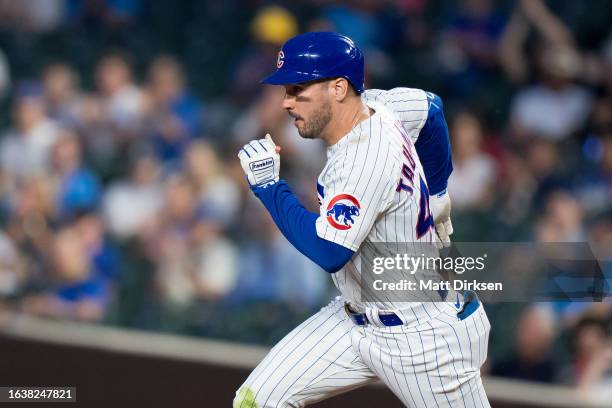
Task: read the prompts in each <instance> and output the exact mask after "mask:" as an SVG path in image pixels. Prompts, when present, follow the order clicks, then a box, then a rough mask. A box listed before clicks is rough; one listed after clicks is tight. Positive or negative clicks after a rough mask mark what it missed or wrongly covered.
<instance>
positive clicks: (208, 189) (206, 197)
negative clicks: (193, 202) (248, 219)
mask: <svg viewBox="0 0 612 408" xmlns="http://www.w3.org/2000/svg"><path fill="white" fill-rule="evenodd" d="M224 171H225V168H224V166H223V164H222V162H221V160H220V158H219V157H218V155H217V153H216V152H215V150H214V149H213V147H212V146H210V145H209V144H207V143H206V142H203V141H197V142H194V143H192V144H191V146H189V150H188V151H187V154H186V156H185V173H186V176H187V177H188V178H189V180H190V182H191V183H192V184H193V186H194V187H195V189H196V194H197V195H198V201H199V206H200V208H201V209H202V210H203V211H205V212H206V214H207V216H208V217H209V218H212V219H215V220H216V221H217V222H218V223H219V225H220V226H223V227H227V226H229V225H230V224H232V223H234V222H235V221H236V218H237V213H238V211H239V208H240V199H241V197H240V189H239V187H238V186H236V184H235V182H234V181H233V180H232V179H230V178H229V177H227V176H226V175H225V174H224Z"/></svg>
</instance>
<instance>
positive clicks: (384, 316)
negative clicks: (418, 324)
mask: <svg viewBox="0 0 612 408" xmlns="http://www.w3.org/2000/svg"><path fill="white" fill-rule="evenodd" d="M344 309H345V310H346V314H348V316H349V317H350V318H351V320H352V321H353V323H355V324H356V325H357V326H366V325H367V324H369V323H370V321H369V320H368V318H367V316H366V315H365V313H357V312H355V311H353V310H351V308H350V306H349V305H348V304H345V305H344ZM378 318H379V319H380V322H381V323H382V324H383V325H385V326H387V327H390V326H401V325H402V324H404V322H403V321H402V319H400V317H399V316H398V315H396V314H395V313H379V314H378Z"/></svg>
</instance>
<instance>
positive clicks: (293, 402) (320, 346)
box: [234, 300, 375, 408]
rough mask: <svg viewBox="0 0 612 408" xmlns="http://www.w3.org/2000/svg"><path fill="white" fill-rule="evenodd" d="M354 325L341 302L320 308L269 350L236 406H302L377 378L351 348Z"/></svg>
mask: <svg viewBox="0 0 612 408" xmlns="http://www.w3.org/2000/svg"><path fill="white" fill-rule="evenodd" d="M352 327H353V326H352V323H351V322H350V321H349V320H348V318H347V316H346V313H345V312H344V308H343V303H342V302H341V301H340V300H336V301H333V302H332V303H330V305H329V306H326V307H325V308H323V309H321V311H319V312H318V313H317V314H315V315H314V316H312V317H311V318H310V319H308V320H306V321H305V322H304V323H302V324H301V325H299V326H298V327H296V328H295V329H294V330H293V331H291V333H289V334H288V335H287V336H285V337H284V338H283V339H282V340H281V341H280V342H279V343H278V344H277V345H276V346H274V348H272V350H270V353H269V354H268V355H267V356H266V357H265V358H264V359H263V360H262V361H261V362H260V363H259V365H258V366H257V367H256V368H255V370H253V372H252V373H251V374H250V375H249V377H248V378H247V380H246V381H245V382H244V384H243V385H242V386H241V387H240V388H239V390H238V391H237V393H236V398H235V399H234V408H252V407H257V408H264V407H303V406H306V405H307V404H310V403H313V402H315V401H320V400H322V399H325V398H328V397H331V396H333V395H336V394H340V393H342V392H345V391H348V390H350V389H353V388H357V387H359V386H362V385H364V384H367V383H368V382H371V381H373V379H374V378H375V377H374V375H373V373H372V372H371V371H370V370H369V369H368V368H367V367H366V366H365V365H364V364H363V363H361V362H360V359H359V357H358V356H357V355H356V354H355V352H354V351H353V349H352V347H351V340H350V333H349V332H350V330H351V329H352Z"/></svg>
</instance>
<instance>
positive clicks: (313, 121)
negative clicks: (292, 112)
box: [297, 101, 332, 139]
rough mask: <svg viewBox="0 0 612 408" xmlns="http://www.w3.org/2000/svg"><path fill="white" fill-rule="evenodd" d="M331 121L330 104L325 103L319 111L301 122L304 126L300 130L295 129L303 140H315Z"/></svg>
mask: <svg viewBox="0 0 612 408" xmlns="http://www.w3.org/2000/svg"><path fill="white" fill-rule="evenodd" d="M331 119H332V111H331V103H329V101H327V102H325V103H324V104H323V105H321V107H320V108H319V109H317V110H316V111H314V112H312V115H311V116H310V119H309V120H308V121H305V120H304V121H303V123H304V125H303V126H302V128H301V129H300V128H299V127H298V128H297V129H298V133H299V134H300V136H302V137H303V138H304V139H315V138H317V137H318V136H319V135H320V134H321V133H322V132H323V129H325V127H326V126H327V125H328V124H329V122H330V121H331Z"/></svg>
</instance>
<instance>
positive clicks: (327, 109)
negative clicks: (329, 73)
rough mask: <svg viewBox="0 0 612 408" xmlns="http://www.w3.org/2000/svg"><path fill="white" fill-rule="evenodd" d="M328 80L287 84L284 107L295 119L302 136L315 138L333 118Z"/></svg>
mask: <svg viewBox="0 0 612 408" xmlns="http://www.w3.org/2000/svg"><path fill="white" fill-rule="evenodd" d="M327 89H328V84H327V82H311V83H305V84H293V85H286V86H285V98H284V100H283V108H284V109H286V110H287V112H288V113H289V116H291V117H292V118H293V119H294V122H293V124H294V125H295V127H296V128H297V130H298V133H299V134H300V136H302V137H303V138H305V139H314V138H316V137H318V136H319V135H321V133H322V132H323V130H324V129H325V127H326V126H327V125H328V124H329V122H330V121H331V119H332V109H331V101H330V96H329V92H328V91H327Z"/></svg>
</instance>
